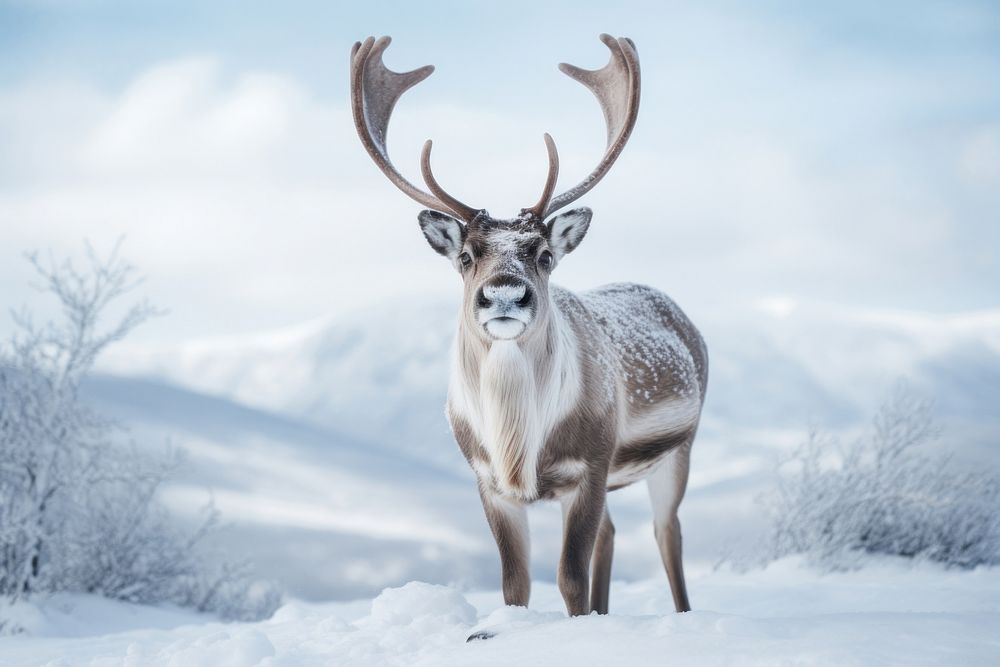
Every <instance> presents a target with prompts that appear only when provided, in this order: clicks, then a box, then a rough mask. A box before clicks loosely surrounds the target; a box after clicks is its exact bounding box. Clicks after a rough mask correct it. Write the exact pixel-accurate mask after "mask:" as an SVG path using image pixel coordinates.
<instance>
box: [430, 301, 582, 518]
mask: <svg viewBox="0 0 1000 667" xmlns="http://www.w3.org/2000/svg"><path fill="white" fill-rule="evenodd" d="M551 303H552V307H551V310H550V311H549V313H548V316H547V321H546V322H545V325H544V326H542V327H539V331H538V332H537V334H536V335H535V336H532V337H531V338H530V339H528V340H524V341H492V342H487V341H484V340H482V339H481V338H480V337H479V336H477V335H475V334H473V333H471V332H469V331H468V330H466V329H465V325H464V324H461V325H460V326H459V331H458V335H457V337H456V341H455V357H454V359H453V360H452V378H451V383H450V386H449V391H448V403H449V406H450V409H451V411H452V412H453V414H456V415H458V416H461V417H463V418H464V419H465V420H466V421H467V422H468V423H469V426H470V427H471V428H472V430H473V432H474V433H475V434H476V437H477V439H478V440H479V442H480V444H481V445H482V446H483V448H484V449H485V450H486V453H487V455H488V456H489V461H487V462H485V463H487V464H488V465H489V467H490V469H491V472H492V476H493V480H494V482H495V484H496V486H497V488H499V489H500V490H501V491H502V492H503V493H505V494H508V495H511V496H514V497H517V498H520V499H523V500H533V499H534V498H535V496H536V494H537V488H538V484H537V464H538V456H539V454H540V452H541V450H542V448H543V447H544V444H545V441H546V439H547V438H548V436H549V434H550V433H551V431H552V429H553V428H554V427H555V426H556V425H557V424H558V423H559V422H560V421H561V420H562V419H563V418H564V417H565V416H566V415H567V414H569V412H570V411H571V410H572V409H573V407H574V406H575V405H576V404H577V402H578V400H579V397H580V394H581V387H580V369H579V364H580V362H579V358H578V356H577V340H576V336H575V335H574V333H573V329H572V327H571V326H570V323H569V322H568V321H567V319H566V317H565V316H564V315H563V313H562V312H560V311H559V309H558V307H557V306H556V304H555V301H554V300H552V301H551Z"/></svg>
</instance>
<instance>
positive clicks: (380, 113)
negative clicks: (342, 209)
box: [351, 37, 479, 221]
mask: <svg viewBox="0 0 1000 667" xmlns="http://www.w3.org/2000/svg"><path fill="white" fill-rule="evenodd" d="M391 41H392V40H391V38H389V37H379V38H378V39H375V38H374V37H369V38H368V39H366V40H365V41H364V42H356V43H355V44H354V48H352V49H351V107H352V109H353V111H354V126H355V128H356V129H357V130H358V136H359V137H361V143H362V144H364V146H365V148H366V149H367V150H368V154H369V155H371V157H372V160H374V161H375V164H376V165H378V168H379V169H381V170H382V173H383V174H385V175H386V176H387V177H388V178H389V180H390V181H392V182H393V184H395V186H396V187H397V188H399V189H400V190H402V191H403V193H404V194H406V195H407V196H408V197H410V198H411V199H414V200H415V201H417V202H418V203H420V204H422V205H424V206H426V207H427V208H432V209H434V210H437V211H443V212H445V213H451V214H453V215H456V216H458V217H459V218H461V219H463V220H465V221H470V220H472V219H473V218H474V217H476V215H477V214H478V213H479V209H475V208H473V207H471V206H467V205H466V204H463V203H462V202H460V201H459V200H457V199H455V198H454V197H452V196H450V195H449V194H448V193H447V192H445V191H444V189H442V188H441V187H440V186H439V185H438V184H437V181H435V180H434V177H433V175H430V178H427V176H428V175H429V174H430V162H429V159H430V145H429V144H430V142H428V145H427V146H425V148H424V159H423V164H422V165H421V166H422V168H423V171H424V176H425V180H427V185H428V187H430V188H431V191H432V192H434V194H435V195H437V196H433V195H430V194H428V193H426V192H424V191H423V190H421V189H420V188H418V187H416V186H415V185H413V184H412V183H410V182H409V181H408V180H406V179H405V178H404V177H403V175H402V174H400V173H399V171H398V170H397V169H396V167H394V166H393V164H392V161H391V160H389V152H388V150H387V148H386V140H385V137H386V132H387V131H388V128H389V117H390V116H391V115H392V109H393V107H394V106H396V102H397V101H398V100H399V98H400V97H401V96H402V95H403V93H405V92H406V91H407V90H409V89H410V88H412V87H413V86H415V85H417V84H418V83H420V82H421V81H423V80H424V79H426V78H427V77H428V76H430V75H431V72H433V71H434V67H433V66H432V65H427V66H425V67H420V68H418V69H415V70H413V71H412V72H402V73H400V72H393V71H391V70H389V69H388V68H387V67H386V66H385V63H383V62H382V54H383V53H384V52H385V50H386V48H387V47H388V46H389V43H390V42H391Z"/></svg>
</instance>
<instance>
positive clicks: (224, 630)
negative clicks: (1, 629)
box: [0, 559, 1000, 667]
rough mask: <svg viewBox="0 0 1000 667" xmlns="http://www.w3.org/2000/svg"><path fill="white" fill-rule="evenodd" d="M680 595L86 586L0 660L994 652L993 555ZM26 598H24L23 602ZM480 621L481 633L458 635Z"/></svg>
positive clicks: (48, 606)
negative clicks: (179, 605) (297, 597)
mask: <svg viewBox="0 0 1000 667" xmlns="http://www.w3.org/2000/svg"><path fill="white" fill-rule="evenodd" d="M689 580H690V589H691V594H692V598H693V601H694V603H695V611H692V612H690V613H686V614H675V613H673V607H672V602H671V598H670V593H669V590H668V588H667V585H666V582H665V581H662V580H659V579H657V580H650V581H642V582H634V583H624V582H618V581H616V582H614V583H613V585H612V595H611V604H612V613H611V614H610V615H608V616H596V615H591V616H585V617H577V618H567V617H566V615H565V612H564V611H563V608H562V600H561V598H560V596H559V593H558V591H557V590H556V588H555V586H553V585H551V584H544V583H542V584H537V583H536V585H535V587H534V590H533V596H532V603H531V607H530V608H528V609H524V608H516V607H504V606H503V605H502V603H501V597H500V593H499V592H498V591H476V592H464V593H463V592H462V591H459V590H458V589H456V588H453V587H447V586H438V585H432V584H426V583H419V582H411V583H408V584H406V585H405V586H402V587H398V588H389V589H386V590H385V591H383V592H382V593H381V594H380V595H378V596H377V597H375V598H374V599H373V600H365V601H355V602H346V603H345V602H341V603H323V604H315V603H304V602H297V601H293V602H289V603H288V604H286V605H285V606H283V607H282V608H281V609H279V610H278V611H277V612H276V613H275V615H274V616H273V617H272V618H271V619H270V620H267V621H263V622H260V623H236V624H223V623H218V622H216V621H213V620H211V619H208V618H206V617H204V616H199V615H196V614H192V613H189V612H182V611H178V610H164V609H152V608H140V607H136V606H134V605H125V604H121V603H111V602H107V601H103V600H95V599H93V598H88V597H86V596H57V597H54V598H52V599H49V600H47V601H45V602H40V603H37V604H36V605H33V606H31V607H32V608H33V611H34V613H35V614H36V615H37V617H38V618H44V619H46V620H45V621H44V622H40V623H36V624H35V625H34V626H33V627H32V634H31V635H26V634H24V635H17V636H12V637H5V638H0V665H4V666H7V665H10V666H12V667H13V666H20V665H52V666H53V667H55V666H56V665H59V666H61V667H63V666H65V667H69V666H75V665H81V666H82V665H93V666H97V665H136V666H138V665H150V666H158V665H164V666H174V665H176V666H178V667H179V666H184V667H189V666H193V667H199V666H202V665H204V666H206V667H208V666H212V667H216V666H231V667H251V666H254V665H260V666H261V667H277V666H285V665H304V666H308V665H338V666H345V667H350V666H353V665H357V666H365V667H368V666H377V665H468V664H477V665H479V664H482V665H512V664H517V665H535V664H537V665H552V664H572V665H609V664H628V665H662V664H665V663H667V662H669V663H671V664H698V665H717V664H751V665H753V664H767V665H776V664H777V665H781V664H795V665H800V664H810V665H885V664H907V665H912V664H961V665H988V664H998V662H1000V635H998V633H997V632H996V629H997V628H998V627H1000V569H995V568H994V569H979V570H975V571H971V572H970V571H948V570H943V569H940V568H938V567H936V566H932V565H930V564H927V563H916V564H914V563H909V562H904V561H898V560H872V561H871V562H870V563H869V564H868V566H867V567H866V568H865V569H864V570H861V571H856V572H847V573H838V574H828V575H819V574H816V573H815V572H813V571H811V570H809V569H808V568H806V567H805V566H804V565H803V564H802V563H801V562H799V561H798V560H796V559H785V560H782V561H779V562H777V563H774V564H772V565H771V566H770V567H768V568H767V569H766V570H758V571H751V572H747V573H738V572H731V571H722V570H719V571H713V570H701V571H695V572H691V573H689ZM25 606H26V607H27V605H25ZM481 629H489V630H490V631H493V632H495V633H496V635H495V636H494V637H493V638H491V639H488V640H483V641H474V642H469V643H467V642H466V637H467V636H468V635H469V634H471V633H472V632H474V631H477V630H481Z"/></svg>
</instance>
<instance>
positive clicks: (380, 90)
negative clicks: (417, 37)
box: [351, 35, 640, 340]
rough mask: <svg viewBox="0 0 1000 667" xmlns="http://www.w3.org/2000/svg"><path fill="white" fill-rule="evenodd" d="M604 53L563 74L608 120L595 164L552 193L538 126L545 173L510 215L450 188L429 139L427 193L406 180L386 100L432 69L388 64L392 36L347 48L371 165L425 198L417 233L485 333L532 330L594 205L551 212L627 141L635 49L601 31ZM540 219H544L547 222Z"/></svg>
mask: <svg viewBox="0 0 1000 667" xmlns="http://www.w3.org/2000/svg"><path fill="white" fill-rule="evenodd" d="M601 41H602V42H604V44H605V45H607V47H608V49H609V50H610V51H611V60H610V62H608V64H607V65H605V66H604V67H603V68H601V69H598V70H585V69H581V68H579V67H575V66H573V65H567V64H565V63H563V64H561V65H560V66H559V69H561V70H562V71H563V72H564V73H566V74H567V75H569V76H570V77H572V78H573V79H576V80H577V81H579V82H580V83H582V84H584V85H585V86H587V88H589V89H590V90H591V92H593V93H594V95H595V96H596V97H597V100H598V102H599V103H600V105H601V109H602V110H603V111H604V118H605V121H606V123H607V148H606V150H605V153H604V157H603V158H602V159H601V161H600V162H599V163H598V165H597V167H596V168H594V170H593V171H592V172H591V173H590V174H589V175H588V176H587V177H586V178H584V179H583V181H581V182H580V183H579V184H578V185H576V186H575V187H573V188H570V189H569V190H567V191H566V192H564V193H562V194H560V195H558V196H556V197H553V196H552V195H553V192H554V191H555V186H556V180H557V178H558V176H559V154H558V152H557V151H556V146H555V142H553V141H552V137H550V136H549V135H548V134H546V135H545V147H546V149H547V151H548V156H549V173H548V177H547V178H546V181H545V186H544V188H543V189H542V195H541V197H540V198H539V200H538V202H537V203H536V204H535V205H534V206H532V207H530V208H524V209H521V211H520V213H519V214H518V215H517V216H516V217H514V218H512V219H498V218H493V217H492V216H490V214H489V213H487V212H486V211H485V210H484V209H477V208H474V207H471V206H468V205H466V204H463V203H462V202H461V201H459V200H457V199H455V198H454V197H452V196H451V195H449V194H448V193H447V192H446V191H445V190H444V188H442V187H441V186H440V184H438V182H437V180H436V179H435V178H434V174H433V172H432V171H431V162H430V158H431V145H432V144H431V141H430V140H428V141H427V142H426V143H425V144H424V148H423V152H422V154H421V159H420V170H421V173H422V175H423V178H424V182H425V183H426V184H427V188H428V189H429V190H430V193H427V192H425V191H423V190H421V189H420V188H418V187H416V186H414V185H413V184H412V183H410V182H409V181H408V180H406V179H405V178H404V177H403V176H402V175H401V174H400V173H399V171H397V170H396V168H395V167H394V166H393V164H392V162H391V161H390V160H389V154H388V151H387V148H386V132H387V130H388V126H389V118H390V116H391V115H392V110H393V107H394V106H395V104H396V102H397V100H399V98H400V96H402V94H403V93H404V92H406V91H407V90H408V89H409V88H411V87H413V86H414V85H416V84H417V83H420V82H421V81H423V80H424V79H426V78H427V77H428V76H430V74H431V72H433V71H434V68H433V67H432V66H430V65H428V66H425V67H421V68H419V69H415V70H413V71H411V72H404V73H398V72H392V71H390V70H389V69H388V68H386V67H385V64H384V63H383V62H382V54H383V53H384V52H385V50H386V48H387V47H388V46H389V42H390V39H389V38H388V37H381V38H379V39H377V40H376V39H374V38H372V37H369V38H368V39H366V40H365V41H364V42H358V43H356V44H355V45H354V48H353V49H352V51H351V102H352V108H353V112H354V124H355V127H356V128H357V131H358V135H359V136H360V137H361V142H362V143H363V144H364V146H365V148H366V149H367V150H368V154H369V155H371V157H372V159H373V160H374V161H375V164H377V165H378V167H379V168H380V169H381V170H382V172H383V173H384V174H385V175H386V176H387V177H388V178H389V180H390V181H392V182H393V183H394V184H395V185H396V187H398V188H399V189H400V190H402V191H403V192H404V193H405V194H406V195H407V196H409V197H411V198H412V199H414V200H416V201H417V202H419V203H421V204H423V205H424V206H426V207H428V209H430V210H426V211H422V212H421V213H420V215H419V216H418V220H419V222H420V227H421V229H422V230H423V233H424V236H425V237H426V239H427V241H428V242H429V243H430V245H431V247H432V248H434V250H436V251H437V252H438V253H440V254H441V255H444V256H445V257H447V258H448V259H449V260H451V262H452V264H453V265H454V266H455V268H456V270H458V272H459V273H460V274H461V275H462V278H463V280H464V283H465V298H464V305H463V315H462V317H463V319H464V323H465V325H466V326H467V327H468V328H469V329H470V330H471V331H475V332H477V333H478V335H480V336H482V337H484V338H487V339H499V340H511V339H516V338H520V337H522V336H527V335H530V333H531V332H532V331H533V330H537V328H538V327H537V326H536V324H537V323H538V322H544V321H545V319H546V316H547V314H548V310H549V307H550V300H549V288H548V285H549V283H548V279H549V274H550V273H551V272H552V270H553V269H554V268H555V267H556V265H557V264H558V263H559V261H560V260H561V259H562V258H563V257H564V256H565V255H566V254H567V253H569V252H571V251H572V250H573V249H574V248H576V247H577V245H579V243H580V241H581V240H582V239H583V236H584V234H586V232H587V228H588V226H589V225H590V219H591V211H590V209H588V208H578V209H574V210H572V211H569V212H567V213H563V214H561V215H557V216H554V217H551V218H550V216H552V214H553V213H555V212H556V211H558V210H559V209H562V208H564V207H565V206H567V205H568V204H570V203H572V202H574V201H576V200H577V199H579V198H580V197H582V196H583V195H584V194H586V193H587V192H588V191H589V190H590V189H591V188H593V187H594V186H595V185H596V184H597V182H598V181H600V180H601V179H602V178H603V177H604V175H605V174H606V173H607V172H608V170H609V169H610V167H611V165H612V164H614V162H615V160H616V159H617V158H618V155H619V154H620V153H621V151H622V149H623V148H624V147H625V143H626V142H627V141H628V138H629V135H630V134H631V132H632V128H633V127H634V125H635V120H636V115H637V113H638V110H639V83H640V79H639V57H638V55H637V54H636V50H635V45H634V44H633V43H632V41H631V40H630V39H627V38H619V39H615V38H613V37H610V36H609V35H601ZM546 219H548V222H547V223H546V222H545V221H546Z"/></svg>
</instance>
